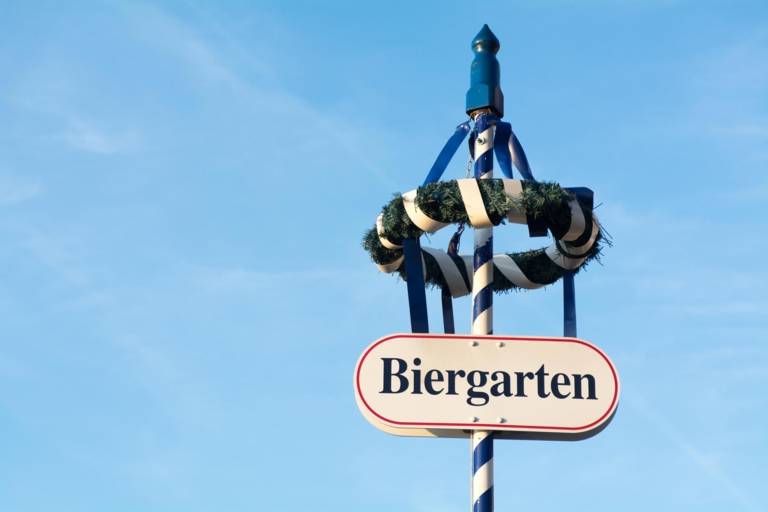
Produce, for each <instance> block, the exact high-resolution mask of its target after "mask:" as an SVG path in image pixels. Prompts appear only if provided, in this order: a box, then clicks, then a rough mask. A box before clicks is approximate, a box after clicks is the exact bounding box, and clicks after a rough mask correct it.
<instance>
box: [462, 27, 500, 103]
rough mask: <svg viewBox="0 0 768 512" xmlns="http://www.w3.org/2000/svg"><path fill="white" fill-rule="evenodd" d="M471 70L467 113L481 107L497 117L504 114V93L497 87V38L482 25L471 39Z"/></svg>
mask: <svg viewBox="0 0 768 512" xmlns="http://www.w3.org/2000/svg"><path fill="white" fill-rule="evenodd" d="M472 51H473V52H474V53H475V58H474V59H473V60H472V71H471V72H470V75H469V90H468V91H467V114H469V113H471V112H472V111H474V110H478V109H481V108H488V109H490V110H491V111H492V112H493V113H494V114H496V115H497V116H499V117H502V116H503V115H504V94H503V93H502V92H501V87H499V61H498V60H496V53H497V52H498V51H499V40H498V39H497V38H496V36H495V35H494V34H493V32H491V29H490V28H488V25H483V28H481V29H480V32H478V33H477V35H476V36H475V38H474V39H473V40H472Z"/></svg>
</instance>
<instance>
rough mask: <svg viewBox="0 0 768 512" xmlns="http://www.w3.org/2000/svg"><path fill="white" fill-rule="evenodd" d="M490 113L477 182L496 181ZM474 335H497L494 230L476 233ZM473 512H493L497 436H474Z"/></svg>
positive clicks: (485, 117) (481, 133) (479, 123)
mask: <svg viewBox="0 0 768 512" xmlns="http://www.w3.org/2000/svg"><path fill="white" fill-rule="evenodd" d="M489 117H490V115H489V114H488V113H485V112H483V113H480V114H478V115H477V117H475V129H476V130H477V139H476V140H475V178H476V179H479V180H487V179H491V178H493V136H494V126H493V124H492V123H491V122H489V121H491V119H489ZM472 334H479V335H487V334H493V228H481V229H475V256H474V274H473V277H472ZM472 510H473V512H492V511H493V432H486V431H483V430H475V431H473V432H472Z"/></svg>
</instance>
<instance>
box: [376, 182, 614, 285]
mask: <svg viewBox="0 0 768 512" xmlns="http://www.w3.org/2000/svg"><path fill="white" fill-rule="evenodd" d="M521 183H522V195H521V197H519V198H517V199H514V200H513V199H511V198H510V197H509V196H507V194H506V193H505V192H504V185H503V181H502V180H499V179H491V180H478V186H479V188H480V194H481V196H482V198H483V203H484V205H485V208H486V211H487V213H488V217H489V218H490V220H491V222H492V223H493V224H494V225H495V226H498V225H499V224H503V223H504V221H505V219H506V215H507V212H508V211H510V210H511V209H513V208H515V209H518V210H521V211H524V212H525V213H526V215H527V217H528V218H529V219H536V220H540V221H543V222H544V223H545V224H546V226H547V228H548V229H549V230H550V232H551V233H552V234H553V235H554V236H555V238H557V239H560V238H561V237H562V236H563V235H564V234H565V233H566V232H567V231H568V228H569V226H570V223H571V208H570V205H569V201H571V200H573V199H576V200H577V201H579V205H580V206H581V208H582V211H583V212H584V214H585V220H586V225H587V226H591V223H592V222H591V221H592V219H591V210H590V209H589V207H588V205H585V204H583V202H581V201H580V200H579V198H578V197H577V196H575V195H573V194H571V193H569V192H568V191H567V190H565V189H564V188H562V187H561V186H560V185H558V184H557V183H548V182H534V181H522V182H521ZM416 205H417V206H418V208H419V209H420V210H422V211H423V212H424V213H425V214H426V215H428V216H429V217H431V218H432V219H434V220H436V221H439V222H442V223H446V224H458V223H466V224H468V225H471V222H470V220H469V217H468V215H467V212H466V209H465V208H464V202H463V200H462V198H461V193H460V192H459V186H458V184H457V182H456V181H455V180H452V181H446V182H437V183H430V184H427V185H425V186H423V187H421V188H419V189H417V192H416ZM382 226H383V228H384V234H385V236H386V238H387V239H388V240H390V241H391V242H392V243H395V244H397V245H402V241H403V239H406V238H418V237H420V236H421V235H422V234H424V231H422V230H421V229H419V228H418V227H417V226H416V225H415V224H414V223H413V222H412V221H411V219H410V218H409V217H408V214H407V213H406V211H405V207H404V206H403V199H402V197H401V196H400V195H396V196H395V197H393V199H392V200H391V201H390V202H389V203H387V204H386V205H385V206H384V208H383V210H382ZM602 243H608V244H609V245H610V241H609V240H608V239H607V238H606V237H605V236H604V234H603V232H602V229H601V230H600V232H599V233H598V234H597V237H596V239H595V242H594V244H593V245H592V247H591V248H590V249H589V252H588V253H587V255H586V259H585V261H584V264H582V265H581V267H579V269H577V270H576V272H578V271H579V270H580V269H581V268H582V267H584V266H586V264H587V263H589V262H590V261H591V260H594V259H599V255H600V251H601V245H602ZM363 248H364V249H365V250H366V251H368V253H369V254H370V256H371V259H372V260H373V262H374V263H376V264H379V265H386V264H388V263H392V262H393V261H395V260H397V259H398V258H400V256H402V254H403V251H402V249H387V248H386V247H384V246H383V245H382V244H381V241H380V240H379V236H378V233H377V231H376V227H375V226H374V227H373V228H372V229H370V230H368V232H367V233H366V234H365V236H364V237H363ZM422 254H423V256H424V263H425V266H426V270H427V272H426V273H427V279H426V284H427V286H431V287H444V286H447V284H446V282H445V280H444V278H443V274H442V272H440V269H439V266H438V265H437V262H436V261H435V259H434V258H433V257H432V256H431V255H430V254H428V253H426V252H422ZM507 254H508V255H509V256H510V257H511V258H512V259H514V260H515V263H517V265H518V266H519V267H520V269H521V270H522V271H523V273H524V274H525V275H526V276H527V277H528V279H530V280H531V281H533V282H535V283H539V284H543V285H547V284H551V283H554V282H555V281H557V280H558V279H560V278H561V277H562V276H563V274H564V273H565V270H564V269H562V268H561V267H559V266H557V265H555V264H553V263H552V261H551V260H550V259H549V257H548V256H547V255H546V254H545V249H535V250H531V251H523V252H516V253H507ZM452 258H453V259H454V260H455V261H456V262H457V267H458V268H459V269H460V270H461V269H464V265H463V264H461V262H460V259H461V258H460V257H458V256H452ZM397 272H398V274H399V275H400V276H401V277H402V278H403V279H407V277H408V276H407V274H406V273H405V265H401V266H400V268H399V269H398V271H397ZM463 273H464V272H462V274H463ZM464 279H465V281H467V282H469V280H468V276H466V275H464ZM493 287H494V291H497V292H507V291H510V290H515V289H518V287H517V286H516V285H515V284H513V283H512V282H510V281H509V280H508V279H507V278H506V277H505V276H504V275H503V274H502V273H501V272H499V271H498V269H495V271H494V276H493Z"/></svg>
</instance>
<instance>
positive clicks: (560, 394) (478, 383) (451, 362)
mask: <svg viewBox="0 0 768 512" xmlns="http://www.w3.org/2000/svg"><path fill="white" fill-rule="evenodd" d="M354 386H355V397H356V399H357V404H358V407H359V408H360V410H361V412H362V413H363V416H365V418H366V419H368V421H370V422H371V423H372V424H373V425H374V426H376V427H377V428H379V429H381V430H384V431H385V432H388V433H392V434H397V435H406V436H438V437H459V436H464V435H466V432H467V431H469V430H493V431H497V432H499V433H500V436H501V437H532V438H549V437H575V438H583V437H589V435H593V434H595V433H597V432H599V431H600V430H602V428H604V427H605V425H607V423H608V422H609V421H610V420H611V418H612V417H613V414H614V412H615V410H616V406H617V405H618V400H619V377H618V374H617V372H616V369H615V368H614V366H613V364H612V363H611V361H610V359H608V356H606V355H605V354H604V353H603V352H602V351H601V350H600V349H599V348H597V347H595V346H594V345H592V344H590V343H589V342H586V341H583V340H580V339H576V338H539V337H522V336H470V335H435V334H394V335H391V336H387V337H385V338H382V339H380V340H378V341H376V342H374V343H373V344H372V345H370V346H369V347H368V348H367V349H366V350H365V351H364V352H363V355H362V356H360V359H359V360H358V362H357V366H356V368H355V375H354Z"/></svg>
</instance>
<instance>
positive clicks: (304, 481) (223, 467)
mask: <svg viewBox="0 0 768 512" xmlns="http://www.w3.org/2000/svg"><path fill="white" fill-rule="evenodd" d="M481 6H482V8H483V9H484V10H481V9H480V7H481ZM486 22H487V23H489V24H490V26H491V28H492V29H493V30H494V32H495V33H496V34H497V36H498V37H499V39H500V40H501V44H502V47H501V51H500V53H499V60H500V63H501V71H502V87H503V89H504V92H505V95H506V118H507V119H508V120H509V121H510V122H511V123H512V125H513V126H514V128H515V131H516V132H517V134H518V136H519V137H520V139H521V140H522V142H523V144H524V146H525V148H526V151H527V153H528V157H529V160H530V162H531V165H532V168H533V171H534V173H535V174H536V176H537V177H538V178H540V179H548V180H555V181H558V182H560V183H563V184H564V185H568V186H588V187H590V188H592V189H593V190H594V191H595V193H596V201H597V202H598V203H600V204H601V206H600V209H599V215H600V218H601V221H602V222H603V224H604V225H605V227H606V228H607V229H608V231H609V232H610V233H611V234H612V235H613V238H614V242H615V245H614V247H613V248H612V249H610V250H608V251H607V252H606V253H605V256H604V260H603V263H604V265H603V266H599V265H594V266H591V267H590V268H589V269H588V271H587V272H585V273H583V274H580V275H579V277H578V278H577V281H576V284H577V290H578V314H579V334H580V336H582V337H584V338H586V339H588V340H591V341H593V342H594V343H596V344H598V345H599V346H601V347H602V348H603V349H604V350H606V352H607V353H608V354H609V355H611V357H612V358H613V360H614V362H615V364H616V365H617V367H618V369H619V372H620V374H621V376H622V385H623V390H622V393H623V395H622V402H621V404H620V406H619V411H618V413H617V415H616V418H615V420H614V421H613V423H612V424H611V425H610V426H609V428H608V429H606V430H605V431H604V432H603V433H601V434H600V435H598V436H596V437H594V438H592V439H590V440H587V441H583V442H579V443H546V442H512V441H508V442H499V443H497V445H496V501H497V510H525V509H531V508H534V507H536V508H538V509H541V510H556V509H560V508H563V507H571V508H572V509H574V510H595V511H602V510H605V511H608V510H611V511H612V510H625V511H640V510H643V511H645V510H648V509H650V508H652V509H653V510H659V511H665V510H670V511H672V510H675V511H677V510H690V509H696V510H699V511H722V510H735V511H763V510H768V490H766V486H765V480H766V475H767V473H766V469H765V467H766V466H765V460H766V458H768V412H767V407H766V406H768V400H767V399H766V395H765V389H766V387H768V347H766V328H768V315H766V312H767V311H768V291H767V290H766V288H767V286H766V285H767V284H768V281H767V278H768V273H767V272H766V270H765V269H763V264H764V257H763V256H761V255H764V254H765V253H766V252H767V251H768V243H767V242H766V237H765V234H766V228H767V227H768V220H766V215H765V208H766V203H768V178H766V174H765V169H766V164H768V65H766V63H767V62H768V6H766V4H765V3H764V2H693V1H688V2H686V1H672V0H670V1H662V2H636V1H627V2H608V1H594V2H557V1H552V2H483V3H481V4H478V3H475V4H472V3H469V2H462V3H458V2H439V3H438V2H434V3H416V2H380V3H376V4H373V3H371V2H336V3H333V4H331V5H323V4H320V3H312V2H291V3H288V2H228V3H222V2H218V3H213V2H210V3H208V4H203V3H200V2H195V3H164V4H155V3H120V2H107V3H81V2H69V3H67V6H66V7H63V6H62V4H61V3H59V2H40V3H36V4H35V5H32V4H29V3H26V2H17V3H13V2H4V4H3V6H2V8H0V31H1V32H2V34H3V37H2V43H0V70H1V71H0V120H2V122H1V123H0V318H1V319H2V322H1V323H0V508H2V510H4V511H9V512H11V511H13V512H33V511H49V510H57V511H61V512H68V511H78V512H80V511H103V510H110V511H115V512H121V511H126V512H128V511H130V512H133V511H138V510H140V511H147V512H148V511H163V512H168V511H185V512H190V511H208V510H232V511H234V510H297V511H298V510H321V511H323V510H329V511H330V510H333V511H345V510H350V511H352V510H355V511H356V510H367V511H371V512H375V511H391V510H404V511H413V512H431V511H437V510H440V511H449V512H452V511H461V510H466V509H467V507H468V501H469V498H468V490H469V485H468V474H469V457H468V443H467V442H466V441H463V440H436V439H407V438H396V437H390V436H387V435H385V434H383V433H381V432H379V431H377V430H375V429H374V428H373V427H371V426H370V425H368V424H367V423H366V422H365V421H364V420H363V419H362V417H361V416H360V415H359V414H358V412H357V410H356V407H355V404H354V398H353V392H352V385H351V376H352V370H353V366H354V363H355V360H356V359H357V357H358V355H359V353H360V351H361V350H362V349H363V348H364V346H366V345H367V344H368V343H370V342H371V341H373V340H374V339H376V338H378V337H380V336H382V335H385V334H388V333H392V332H399V331H404V330H407V329H408V325H409V324H408V318H407V305H406V295H405V288H404V285H403V283H401V282H398V280H397V279H395V278H393V277H391V276H385V275H382V274H379V273H377V271H376V270H375V268H374V266H373V265H372V264H371V263H370V261H369V260H368V257H367V255H366V254H365V253H364V252H363V251H362V249H361V248H360V239H361V236H362V234H363V232H364V231H365V230H366V229H367V228H368V227H369V226H370V225H371V224H372V223H373V221H374V219H375V216H376V214H377V213H378V211H379V209H380V207H381V206H382V205H383V204H384V203H385V202H386V201H387V200H388V199H389V198H390V197H391V194H392V193H394V192H397V191H401V192H402V191H405V190H408V189H411V188H414V187H415V186H416V185H418V184H419V183H420V182H421V180H422V179H423V177H424V176H425V174H426V171H427V170H428V168H429V166H430V165H431V162H432V159H433V158H434V157H435V155H436V154H437V152H438V150H439V149H440V147H441V145H442V144H443V142H444V141H445V139H446V138H447V136H448V135H449V134H450V133H451V132H452V130H453V127H454V126H455V125H456V124H457V123H458V122H460V121H462V120H463V119H464V113H463V107H464V93H465V91H466V89H467V86H468V77H469V64H470V62H471V58H472V55H471V52H470V50H469V42H470V40H471V38H472V37H473V36H474V34H475V33H476V32H477V31H478V29H479V28H480V27H481V26H482V24H483V23H486ZM465 164H466V154H464V153H462V154H460V155H458V156H457V158H456V161H455V162H454V164H453V165H452V166H451V168H449V170H448V172H447V176H449V177H457V176H462V175H463V172H464V166H465ZM522 231H524V230H521V228H520V227H519V226H518V227H516V228H514V227H510V228H508V229H506V230H505V229H498V230H497V235H496V236H497V242H496V247H497V250H503V249H507V250H508V251H516V250H521V249H523V248H528V247H537V246H540V245H543V244H544V243H545V242H543V241H542V240H541V239H534V240H529V239H527V238H526V237H525V236H524V235H525V233H523V232H522ZM467 240H468V239H467ZM429 243H431V244H433V245H436V246H440V247H442V246H444V245H445V236H444V235H438V236H435V237H433V239H432V240H431V241H430V242H429ZM465 245H468V244H466V243H465ZM560 293H561V291H560V287H559V286H558V285H556V286H553V287H550V288H548V289H545V290H543V291H542V290H539V291H537V292H531V293H519V294H512V295H508V296H503V297H502V298H501V299H497V301H496V306H495V310H496V315H495V316H496V318H495V331H496V332H497V333H507V334H531V335H557V334H559V333H560V330H561V324H560V307H561V305H560ZM429 300H430V304H431V306H432V310H431V313H432V315H433V316H432V326H433V327H434V328H439V327H440V323H439V320H438V315H439V310H438V303H439V299H438V296H437V295H436V294H434V293H431V294H430V295H429ZM455 307H456V311H457V313H458V315H457V324H458V329H459V331H460V332H466V331H467V330H468V328H469V322H468V318H469V303H468V301H467V300H459V301H457V304H456V306H455ZM465 313H466V314H465Z"/></svg>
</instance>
